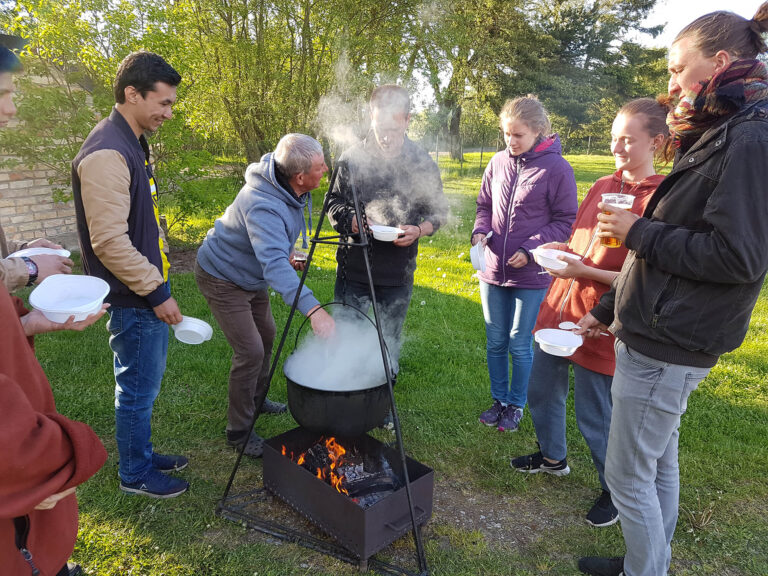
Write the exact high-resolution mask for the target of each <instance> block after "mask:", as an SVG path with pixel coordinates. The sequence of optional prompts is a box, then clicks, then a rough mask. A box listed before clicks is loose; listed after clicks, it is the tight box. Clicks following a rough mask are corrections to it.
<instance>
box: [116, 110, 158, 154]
mask: <svg viewBox="0 0 768 576" xmlns="http://www.w3.org/2000/svg"><path fill="white" fill-rule="evenodd" d="M109 121H110V122H112V124H114V125H115V126H116V127H117V129H118V130H119V131H120V133H121V134H122V135H123V137H124V138H125V139H126V141H127V142H128V143H129V145H130V146H131V147H132V148H134V149H135V150H136V151H137V152H140V153H141V154H143V155H144V157H145V158H146V159H147V160H148V159H149V144H148V143H147V139H146V138H145V137H144V134H142V135H141V136H139V137H138V138H136V134H134V133H133V130H132V129H131V126H130V124H128V121H127V120H126V119H125V117H124V116H123V115H122V114H120V112H118V110H117V108H114V107H113V108H112V112H111V113H110V114H109Z"/></svg>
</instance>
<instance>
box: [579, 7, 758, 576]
mask: <svg viewBox="0 0 768 576" xmlns="http://www.w3.org/2000/svg"><path fill="white" fill-rule="evenodd" d="M766 30H768V2H766V3H763V4H762V5H761V6H760V8H759V9H758V11H757V13H756V14H755V16H754V17H753V18H752V19H751V20H747V19H745V18H742V17H741V16H738V15H736V14H734V13H732V12H724V11H720V12H713V13H711V14H707V15H705V16H702V17H700V18H698V19H697V20H695V21H694V22H692V23H691V24H689V25H688V26H686V27H685V28H684V29H683V30H682V31H681V32H680V33H679V34H678V35H677V37H676V38H675V41H674V42H673V44H672V47H671V48H670V51H669V73H670V80H669V96H670V100H671V104H673V105H674V109H673V110H672V111H671V112H670V114H669V116H668V119H667V123H668V125H669V128H670V132H671V134H672V135H673V140H672V149H671V153H673V154H674V159H675V162H674V167H673V169H672V171H671V172H670V174H669V175H668V176H667V178H666V179H665V180H664V181H663V182H662V183H661V184H660V185H659V187H658V188H657V190H656V193H655V194H654V196H653V197H652V198H651V200H650V202H649V203H648V206H647V208H646V210H645V212H644V214H643V216H642V217H638V216H636V215H634V214H632V213H631V212H628V211H625V210H613V211H612V214H610V215H600V216H598V219H599V220H600V228H601V232H600V233H599V235H601V236H613V237H616V238H619V239H620V240H622V241H624V242H626V244H627V247H628V248H629V249H630V253H629V255H628V257H627V260H626V261H625V262H624V266H623V268H622V271H621V274H620V275H619V277H618V278H617V279H616V281H615V282H614V285H613V287H612V289H611V290H610V291H609V292H607V293H606V294H605V296H603V298H602V299H601V301H600V304H599V305H598V306H596V307H595V308H594V309H593V310H592V311H591V313H590V314H587V315H586V316H585V317H584V318H582V320H581V321H580V322H579V324H580V325H581V329H580V330H579V332H580V333H582V334H586V335H588V336H597V335H598V334H599V333H600V331H602V330H605V329H606V328H607V327H608V326H610V330H611V331H612V332H613V333H614V334H615V335H616V337H617V341H616V372H615V375H614V379H613V384H612V398H613V415H612V419H611V429H610V434H609V438H608V450H607V456H606V466H605V476H606V481H607V483H608V485H609V487H610V490H611V493H612V496H613V501H614V504H615V505H616V508H617V509H618V511H619V518H620V519H621V527H622V532H623V534H624V541H625V544H626V548H627V550H626V556H625V557H619V558H582V559H581V560H580V561H579V568H580V569H581V571H582V572H584V573H586V574H594V575H600V576H610V575H619V574H622V573H623V574H625V575H626V576H663V575H664V574H666V573H667V570H668V569H669V564H670V559H671V547H670V543H671V541H672V535H673V533H674V530H675V525H676V523H677V511H678V504H679V492H680V484H679V469H678V461H677V460H678V458H677V456H678V428H679V426H680V417H681V415H682V414H683V413H684V412H685V410H686V406H687V400H688V396H689V395H690V393H691V392H692V391H693V390H695V389H696V387H697V386H698V384H699V382H701V380H703V379H704V378H705V377H706V375H707V374H708V373H709V371H710V369H711V368H712V367H713V366H714V365H715V364H716V363H717V360H718V358H719V356H720V355H721V354H723V353H725V352H728V351H731V350H733V349H735V348H737V347H738V346H739V345H740V344H741V342H742V341H743V339H744V336H745V334H746V331H747V328H748V327H749V320H750V316H751V314H752V309H753V308H754V306H755V302H756V301H757V298H758V295H759V292H760V288H761V286H762V284H763V280H764V278H765V275H766V270H768V251H766V250H765V246H766V245H768V194H766V193H765V183H766V182H768V162H767V161H766V160H768V71H766V67H765V65H764V64H763V63H762V62H760V61H758V60H756V57H757V55H758V54H760V53H762V52H765V51H766V45H765V43H764V41H763V39H762V37H761V34H762V33H763V32H765V31H766Z"/></svg>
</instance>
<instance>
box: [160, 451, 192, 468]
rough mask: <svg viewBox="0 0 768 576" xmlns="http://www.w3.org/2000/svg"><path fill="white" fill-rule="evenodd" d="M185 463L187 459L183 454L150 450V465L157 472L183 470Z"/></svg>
mask: <svg viewBox="0 0 768 576" xmlns="http://www.w3.org/2000/svg"><path fill="white" fill-rule="evenodd" d="M187 464H189V460H187V458H186V457H185V456H177V455H175V454H158V453H157V452H152V467H153V468H154V469H155V470H158V471H159V472H178V471H179V470H184V468H186V467H187Z"/></svg>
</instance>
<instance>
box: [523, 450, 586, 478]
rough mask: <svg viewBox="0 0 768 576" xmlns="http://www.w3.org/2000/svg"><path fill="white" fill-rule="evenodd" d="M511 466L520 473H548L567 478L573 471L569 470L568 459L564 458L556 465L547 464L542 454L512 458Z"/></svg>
mask: <svg viewBox="0 0 768 576" xmlns="http://www.w3.org/2000/svg"><path fill="white" fill-rule="evenodd" d="M509 465H510V466H512V468H514V469H515V470H517V471H518V472H528V473H529V474H536V473H538V472H546V473H547V474H552V475H553V476H565V475H566V474H568V473H569V472H570V471H571V469H570V468H568V461H567V458H563V459H562V460H560V461H559V462H555V463H552V462H547V461H546V460H545V459H544V456H543V455H542V453H541V452H536V453H535V454H528V455H527V456H518V457H517V458H512V460H511V461H510V463H509Z"/></svg>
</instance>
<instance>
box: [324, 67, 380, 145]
mask: <svg viewBox="0 0 768 576" xmlns="http://www.w3.org/2000/svg"><path fill="white" fill-rule="evenodd" d="M334 73H335V76H336V81H335V83H334V86H333V89H332V90H331V91H330V92H329V93H328V94H325V95H323V96H322V97H321V98H320V102H319V103H318V105H317V118H316V122H317V125H318V128H319V130H320V134H322V135H323V136H324V137H326V138H327V139H328V140H330V141H331V142H332V143H333V145H334V147H335V148H336V151H341V150H345V149H347V148H349V147H350V146H352V145H354V144H357V143H358V142H359V141H360V140H361V138H362V137H363V136H364V135H365V133H366V131H367V130H368V122H367V118H366V108H367V102H366V101H365V99H364V98H363V97H362V94H363V93H364V92H365V90H364V87H365V84H364V83H361V82H360V81H359V79H358V78H357V77H356V75H355V73H354V71H353V70H352V66H351V65H350V63H349V58H347V55H346V54H342V55H341V57H340V58H339V61H338V62H337V63H336V68H335V71H334Z"/></svg>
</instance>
